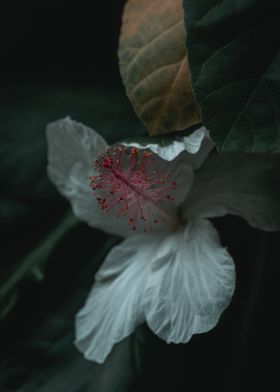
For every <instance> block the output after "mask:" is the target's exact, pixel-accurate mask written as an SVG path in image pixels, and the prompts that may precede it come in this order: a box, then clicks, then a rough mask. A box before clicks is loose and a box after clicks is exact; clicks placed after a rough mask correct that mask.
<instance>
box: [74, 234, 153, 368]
mask: <svg viewBox="0 0 280 392" xmlns="http://www.w3.org/2000/svg"><path fill="white" fill-rule="evenodd" d="M153 238H154V235H143V234H142V235H138V236H135V237H131V238H129V239H126V240H125V241H124V242H122V243H121V244H120V245H119V246H116V247H114V248H113V249H112V250H111V252H110V253H109V254H108V256H107V258H106V260H105V262H104V264H103V265H102V267H101V269H100V270H99V272H98V273H97V275H96V282H95V284H94V286H93V289H92V291H91V293H90V294H89V296H88V298H87V301H86V304H85V306H84V307H83V308H82V309H81V310H80V312H79V313H78V315H77V318H76V341H75V344H76V346H77V348H78V349H79V350H80V351H81V352H83V353H84V355H85V357H86V358H87V359H89V360H93V361H96V362H99V363H102V362H104V360H105V359H106V357H107V355H108V354H109V352H110V351H111V349H112V347H113V345H114V344H115V343H117V342H119V341H121V340H122V339H124V338H125V337H126V336H128V335H130V334H131V333H132V332H133V331H134V329H135V327H136V326H137V325H138V324H140V323H142V322H144V312H143V305H142V302H143V287H144V286H145V281H146V280H147V275H148V273H149V265H150V259H151V257H152V255H153V254H154V253H155V246H156V245H157V243H156V242H155V241H153ZM143 244H144V246H143Z"/></svg>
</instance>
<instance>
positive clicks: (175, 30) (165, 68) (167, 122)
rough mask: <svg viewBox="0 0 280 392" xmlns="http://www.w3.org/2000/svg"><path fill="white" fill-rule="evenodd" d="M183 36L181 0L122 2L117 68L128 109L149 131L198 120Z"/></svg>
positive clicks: (158, 131)
mask: <svg viewBox="0 0 280 392" xmlns="http://www.w3.org/2000/svg"><path fill="white" fill-rule="evenodd" d="M185 38H186V35H185V28H184V21H183V6H182V0H127V2H126V5H125V8H124V13H123V23H122V30H121V35H120V41H119V62H120V71H121V75H122V78H123V82H124V85H125V88H126V92H127V95H128V97H129V99H130V100H131V103H132V105H133V107H134V110H135V112H136V114H137V115H138V116H139V117H140V119H141V120H142V121H143V123H144V124H145V125H146V127H147V128H148V130H149V132H150V134H151V135H158V134H162V133H168V132H172V131H175V130H182V129H185V128H187V127H188V126H190V125H194V124H197V123H198V122H199V121H200V117H199V110H198V107H197V105H196V104H195V101H194V97H193V93H192V88H191V81H190V72H189V67H188V63H187V56H186V47H185Z"/></svg>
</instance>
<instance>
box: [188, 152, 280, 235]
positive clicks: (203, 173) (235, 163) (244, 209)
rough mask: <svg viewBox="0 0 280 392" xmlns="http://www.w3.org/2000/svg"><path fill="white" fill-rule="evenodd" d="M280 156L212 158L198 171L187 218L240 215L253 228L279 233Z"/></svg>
mask: <svg viewBox="0 0 280 392" xmlns="http://www.w3.org/2000/svg"><path fill="white" fill-rule="evenodd" d="M279 166H280V155H279V154H266V155H259V154H212V155H210V156H209V158H208V159H207V160H206V162H205V163H204V165H203V166H202V167H201V168H200V169H199V170H198V172H197V174H196V176H195V180H194V185H193V187H192V189H191V192H190V194H189V196H188V198H187V200H186V202H185V204H184V216H185V217H186V218H187V219H188V218H191V217H193V216H200V217H215V216H222V215H225V214H234V215H239V216H241V217H243V218H244V219H246V220H247V221H248V223H249V224H250V225H251V226H254V227H257V228H259V229H262V230H267V231H274V230H280V171H279Z"/></svg>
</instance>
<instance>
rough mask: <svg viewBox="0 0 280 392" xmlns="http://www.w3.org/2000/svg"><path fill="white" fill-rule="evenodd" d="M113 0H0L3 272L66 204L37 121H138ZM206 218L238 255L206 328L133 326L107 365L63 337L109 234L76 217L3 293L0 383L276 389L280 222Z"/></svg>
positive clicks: (14, 270) (35, 387)
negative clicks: (0, 0)
mask: <svg viewBox="0 0 280 392" xmlns="http://www.w3.org/2000/svg"><path fill="white" fill-rule="evenodd" d="M123 3H124V2H123V1H117V0H111V1H106V2H92V3H91V5H90V6H89V5H88V4H87V3H86V2H79V3H78V2H77V3H76V4H74V5H71V4H69V2H67V1H62V0H60V1H58V0H57V1H49V2H48V3H44V4H43V3H42V4H40V5H38V4H37V5H35V4H32V3H31V2H25V4H24V6H20V7H19V6H18V5H17V4H12V5H10V6H9V7H6V8H3V6H1V12H0V15H1V17H0V18H1V23H0V29H1V34H0V44H1V46H0V47H1V62H0V78H1V86H0V143H1V144H0V184H1V187H0V228H1V253H0V254H1V256H0V257H1V265H0V274H1V275H0V283H1V284H2V285H4V284H5V283H6V282H9V281H10V280H11V279H12V277H13V276H15V275H16V274H18V271H19V270H20V267H21V265H22V264H23V263H24V261H25V260H26V256H27V255H29V254H30V252H31V251H32V249H34V247H36V246H38V243H42V241H43V242H44V239H45V238H46V239H47V240H48V235H49V233H50V232H52V230H54V229H55V228H56V227H57V225H59V223H60V222H61V219H63V215H64V213H65V212H66V211H67V210H68V209H69V207H68V204H67V202H66V201H65V200H63V199H62V198H61V197H60V196H59V195H58V194H57V193H56V191H55V189H54V188H53V186H52V185H51V184H50V183H49V181H48V179H47V176H46V171H45V168H46V142H45V133H44V129H45V126H46V124H47V123H48V122H50V121H53V120H56V119H58V118H60V117H62V116H65V115H67V114H70V115H72V116H73V117H74V118H75V119H77V120H79V121H82V122H85V123H86V124H88V125H90V126H92V127H94V128H95V129H97V130H98V131H99V132H101V133H103V135H104V136H105V137H106V138H107V139H108V140H109V141H115V140H117V139H118V138H121V137H123V136H126V135H135V134H139V133H143V132H145V131H144V129H143V127H142V126H141V124H140V123H139V121H138V120H137V118H136V116H135V115H134V113H133V111H132V109H131V107H130V104H129V101H128V100H127V99H126V97H125V93H124V89H123V86H122V84H121V80H120V76H119V70H118V62H117V40H118V34H119V29H120V22H121V12H122V7H123ZM213 222H214V224H215V226H216V227H217V229H218V230H219V233H220V235H221V239H222V242H223V244H224V245H225V246H227V247H228V250H229V251H230V252H231V254H232V255H233V257H234V260H235V262H236V269H237V288H236V293H235V295H234V298H233V301H232V303H231V305H230V307H229V308H228V309H227V311H226V312H224V314H223V315H222V318H221V320H220V323H219V325H218V326H217V327H216V328H215V329H214V330H213V331H211V332H209V333H207V334H204V335H199V336H195V337H194V338H193V339H192V340H191V342H190V343H189V344H186V345H179V346H175V345H167V344H165V343H164V342H163V341H161V340H160V339H157V338H156V337H154V336H153V335H152V334H151V332H150V331H148V329H147V327H145V326H143V327H140V328H139V329H138V330H137V332H136V333H135V334H133V335H132V336H131V337H129V338H128V339H125V341H123V342H122V343H120V344H118V345H117V346H116V347H115V349H114V351H113V353H112V355H111V356H110V357H109V359H108V361H107V362H106V363H105V364H104V365H102V366H100V365H96V364H93V363H90V362H88V361H85V360H84V359H83V358H82V357H81V355H80V354H79V353H78V352H77V351H76V350H75V349H74V347H73V345H72V340H73V320H74V315H75V313H76V311H77V310H78V309H79V308H80V306H81V304H82V303H83V301H84V299H85V297H86V294H87V292H88V290H89V288H90V286H91V284H92V281H93V276H94V272H95V271H96V269H97V268H98V265H100V263H101V262H102V258H103V257H104V255H105V253H106V249H107V248H106V247H108V246H109V245H110V241H112V240H114V241H118V239H117V238H114V239H112V238H111V237H109V236H107V235H105V234H103V233H101V232H99V231H98V230H94V229H90V228H88V227H87V226H86V225H84V224H82V223H80V224H78V225H76V226H75V227H74V228H73V229H71V230H69V232H67V233H66V235H65V236H64V237H63V239H62V240H61V241H60V242H59V243H58V245H57V246H56V247H55V249H54V250H53V251H52V252H51V254H50V257H49V258H48V261H47V263H46V265H45V267H44V269H43V275H44V278H43V280H40V281H38V279H37V280H36V279H35V278H34V275H32V273H31V272H30V273H26V274H24V275H23V276H22V278H21V279H20V280H19V281H18V282H17V284H14V285H13V286H12V289H11V290H10V292H9V294H8V296H7V297H5V298H0V310H1V306H2V308H3V309H4V308H5V307H6V306H7V304H13V301H14V306H12V305H11V306H10V311H9V312H7V313H6V314H5V316H3V317H2V320H1V324H0V347H1V351H0V352H1V354H0V391H1V392H2V391H3V392H12V391H18V392H19V391H20V392H32V391H34V392H60V391H67V392H70V391H76V392H78V391H79V392H84V391H85V392H88V391H97V392H101V391H106V392H107V391H110V392H111V391H112V392H118V391H138V390H139V391H144V390H145V391H146V390H147V391H148V390H151V391H152V390H153V391H157V390H158V391H163V390H172V391H196V392H197V391H204V390H205V389H206V388H207V389H208V390H215V391H223V392H225V391H230V392H233V391H247V390H254V389H261V388H262V389H264V390H277V388H279V387H278V385H279V381H278V363H279V360H278V352H279V321H278V309H279V304H278V301H279V276H280V267H279V256H278V253H279V252H278V249H279V246H278V243H279V238H280V237H279V234H278V233H275V234H267V233H263V232H261V231H258V230H255V229H252V228H250V227H249V226H248V225H247V224H246V223H245V222H244V221H243V220H241V219H239V218H235V217H227V218H220V219H215V220H213ZM108 241H109V243H108ZM13 298H14V300H13Z"/></svg>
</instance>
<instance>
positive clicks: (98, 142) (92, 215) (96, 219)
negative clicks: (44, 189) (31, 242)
mask: <svg viewBox="0 0 280 392" xmlns="http://www.w3.org/2000/svg"><path fill="white" fill-rule="evenodd" d="M47 140H48V161H49V163H48V174H49V177H50V179H51V181H52V182H53V183H54V185H55V186H56V187H57V189H58V190H59V192H60V193H61V194H62V195H63V196H65V197H66V198H67V199H68V200H69V201H70V203H71V205H72V209H73V212H74V214H75V215H76V216H77V217H78V218H79V219H81V220H82V221H85V222H87V223H88V224H89V225H90V226H92V227H96V228H99V229H102V230H104V231H107V232H108V233H113V234H118V235H122V236H127V235H131V229H130V227H129V226H128V224H127V221H126V220H124V219H116V218H115V217H112V216H109V215H106V214H105V213H104V212H103V211H102V210H101V209H100V207H99V206H98V203H97V201H96V198H95V196H94V195H93V192H92V190H91V188H90V186H89V176H90V175H94V174H95V173H94V170H93V166H92V161H93V160H94V159H95V158H96V157H97V155H98V154H99V153H100V152H104V151H105V150H106V148H107V147H108V145H107V143H106V142H105V140H104V139H103V138H102V137H101V136H100V135H99V134H98V133H97V132H95V131H93V130H92V129H91V128H88V127H86V126H85V125H83V124H81V123H78V122H76V121H72V120H71V119H70V118H69V117H67V118H65V119H63V120H59V121H56V122H54V123H51V124H49V125H48V127H47Z"/></svg>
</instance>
